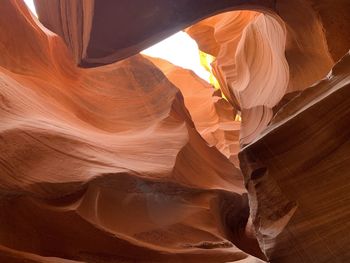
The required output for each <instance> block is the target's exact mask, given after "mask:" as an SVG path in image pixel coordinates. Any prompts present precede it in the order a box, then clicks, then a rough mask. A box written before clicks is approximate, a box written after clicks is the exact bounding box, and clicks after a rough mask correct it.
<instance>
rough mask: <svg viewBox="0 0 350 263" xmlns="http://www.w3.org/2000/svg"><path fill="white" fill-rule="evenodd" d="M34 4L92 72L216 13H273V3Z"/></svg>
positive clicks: (50, 0) (56, 0) (45, 0)
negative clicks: (253, 11) (94, 68)
mask: <svg viewBox="0 0 350 263" xmlns="http://www.w3.org/2000/svg"><path fill="white" fill-rule="evenodd" d="M35 4H36V7H37V12H38V15H39V18H40V20H41V21H42V23H43V24H44V25H45V26H47V27H48V28H49V29H50V30H52V31H54V32H56V33H57V34H59V35H61V36H62V37H63V39H64V40H65V42H66V43H67V45H68V46H69V47H70V48H71V50H72V51H73V54H74V56H75V61H76V63H77V64H79V65H80V66H83V67H93V66H100V65H105V64H109V63H113V62H116V61H119V60H121V59H124V58H127V57H129V56H132V55H135V54H137V53H138V52H140V51H142V50H144V49H146V48H147V47H150V46H152V45H153V44H155V43H157V42H159V41H161V40H162V39H164V38H166V37H168V36H170V35H172V34H174V33H176V32H178V31H180V30H182V29H184V28H186V27H188V26H190V25H192V24H194V23H195V22H198V21H199V20H201V19H204V18H206V17H209V16H212V15H214V14H217V13H219V12H224V11H226V10H229V9H259V8H263V9H264V10H271V9H272V7H273V6H274V1H273V0H244V1H242V0H215V1H213V0H201V1H188V0H177V1H173V0H152V1H151V2H149V1H137V2H134V1H128V0H118V1H115V0H104V1H95V0H76V1H71V0H35ZM106 25H108V27H106ZM126 28H127V30H126Z"/></svg>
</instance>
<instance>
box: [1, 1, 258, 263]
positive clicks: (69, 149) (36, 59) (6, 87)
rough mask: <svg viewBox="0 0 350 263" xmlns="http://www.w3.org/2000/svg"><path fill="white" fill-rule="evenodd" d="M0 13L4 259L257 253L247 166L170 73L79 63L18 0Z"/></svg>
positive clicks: (143, 66) (174, 258) (142, 65)
mask: <svg viewBox="0 0 350 263" xmlns="http://www.w3.org/2000/svg"><path fill="white" fill-rule="evenodd" d="M0 10H1V14H3V15H2V16H1V17H0V25H1V27H0V31H1V32H0V48H1V50H0V56H1V59H0V95H1V96H0V98H1V104H0V105H1V107H0V116H1V125H0V127H1V129H0V134H1V140H0V144H1V149H2V151H1V153H0V160H1V161H0V169H1V177H0V189H1V198H0V203H1V211H2V215H1V217H0V222H1V224H0V233H1V235H0V244H1V248H2V249H1V251H2V252H1V253H0V254H1V256H0V258H3V259H4V260H7V259H8V260H13V262H16V260H17V262H18V261H20V260H27V261H29V262H50V261H54V262H66V261H65V260H66V259H67V260H75V261H83V262H116V261H121V262H135V261H137V262H213V261H215V262H228V261H236V260H243V261H242V262H259V260H258V259H256V258H254V257H253V256H251V255H249V254H252V255H256V256H261V257H263V256H262V254H261V252H260V249H259V247H258V244H257V242H256V239H255V237H254V236H251V234H250V233H248V232H246V230H245V227H246V224H247V220H248V217H249V207H248V201H247V195H246V194H245V189H244V187H243V177H242V176H241V173H240V170H239V169H237V168H236V167H234V165H233V164H232V163H231V162H230V161H228V159H227V158H225V156H223V155H222V154H221V153H220V152H219V151H218V150H216V148H214V147H209V146H208V145H207V144H206V142H205V141H204V140H203V139H202V138H201V136H200V135H199V133H198V132H197V131H196V129H195V126H194V125H193V122H192V120H191V117H190V115H189V114H188V112H187V110H186V108H185V106H184V103H183V97H182V95H181V93H180V92H179V90H178V89H177V88H176V87H175V86H174V85H173V84H171V83H170V82H169V81H168V80H167V78H166V77H165V76H164V74H162V72H160V71H159V70H158V69H157V68H156V67H155V66H154V65H153V64H151V63H150V62H148V61H147V60H146V59H144V58H142V57H141V56H135V57H131V58H129V59H127V60H124V61H121V62H119V63H116V64H111V65H109V66H105V67H100V68H96V69H79V68H77V67H76V66H75V65H74V62H73V60H72V58H71V57H70V55H69V53H68V51H67V50H66V48H65V46H64V45H63V42H62V41H61V39H60V38H59V37H57V36H56V35H54V34H53V33H51V32H49V31H48V30H46V29H45V28H43V27H42V26H41V25H40V24H39V23H38V21H37V20H36V19H35V18H34V17H33V16H32V15H31V14H30V13H29V11H28V10H27V8H26V7H25V6H24V3H23V2H22V1H19V0H11V1H4V2H1V4H0ZM23 43H25V45H23ZM247 231H248V230H247ZM238 247H239V248H238ZM243 251H247V252H248V253H249V254H247V253H246V252H243ZM51 257H54V259H52V258H51Z"/></svg>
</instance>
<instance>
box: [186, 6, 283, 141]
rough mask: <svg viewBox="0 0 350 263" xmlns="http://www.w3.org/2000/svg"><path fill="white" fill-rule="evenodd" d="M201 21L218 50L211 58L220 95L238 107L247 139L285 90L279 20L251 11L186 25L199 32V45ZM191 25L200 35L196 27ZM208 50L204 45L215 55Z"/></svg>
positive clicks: (264, 122) (261, 125)
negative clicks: (214, 56)
mask: <svg viewBox="0 0 350 263" xmlns="http://www.w3.org/2000/svg"><path fill="white" fill-rule="evenodd" d="M203 25H204V27H205V28H208V25H210V27H209V28H213V30H214V33H213V34H212V35H211V36H212V37H214V39H215V42H216V43H217V45H218V46H219V51H218V52H217V54H216V60H215V61H214V62H213V63H212V66H213V71H214V74H215V75H216V77H217V79H218V80H219V82H220V86H221V87H222V90H223V92H224V94H225V96H226V97H227V98H228V99H229V101H230V102H231V103H232V104H233V105H235V107H236V108H238V109H240V111H241V112H242V127H241V143H242V144H247V143H249V142H250V141H251V140H253V139H254V138H255V137H256V136H257V134H259V133H260V132H261V131H262V130H263V129H264V128H266V126H267V125H268V123H269V121H270V120H271V118H272V116H273V114H272V108H273V107H274V106H275V105H277V104H278V102H279V101H280V100H281V98H282V97H283V96H284V94H285V92H286V90H287V85H288V81H289V68H288V64H287V61H286V58H285V55H284V51H285V41H286V31H285V28H284V25H283V23H281V22H280V21H278V20H276V19H275V18H273V17H271V16H269V15H263V14H259V13H257V12H251V11H239V12H228V13H224V14H221V15H217V16H215V17H212V18H209V19H207V20H204V21H202V22H200V23H199V24H197V25H195V26H193V27H192V28H190V29H188V30H187V32H189V34H190V35H192V36H194V37H198V38H199V40H198V41H199V43H200V44H199V47H200V48H201V47H202V46H203V44H201V38H205V37H206V36H205V35H204V34H203V33H204V32H203V28H202V27H203ZM197 27H198V28H199V29H198V31H199V32H203V33H202V34H201V35H198V33H196V31H197ZM209 37H210V36H209ZM205 44H206V42H205V43H204V45H205ZM204 49H208V47H204ZM213 51H214V52H213ZM213 51H211V50H207V52H209V53H211V54H213V55H215V50H213Z"/></svg>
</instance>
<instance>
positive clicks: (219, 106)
mask: <svg viewBox="0 0 350 263" xmlns="http://www.w3.org/2000/svg"><path fill="white" fill-rule="evenodd" d="M146 58H147V59H149V60H150V61H151V62H152V63H153V64H154V65H156V66H157V67H158V68H159V69H160V70H161V71H162V72H163V73H164V74H165V76H166V77H167V78H168V79H169V80H170V81H171V82H172V83H173V84H174V85H175V86H176V87H177V88H179V89H180V91H181V93H182V95H183V96H184V103H185V106H186V108H187V109H188V111H189V113H190V115H191V118H192V120H193V123H194V125H195V127H196V130H197V131H198V132H199V133H200V134H201V136H202V137H203V138H204V139H205V140H206V141H207V143H208V144H209V145H210V146H215V147H216V148H217V149H218V150H219V151H220V152H221V153H222V154H224V155H225V156H226V157H227V158H229V159H230V160H231V161H233V163H234V164H235V166H236V167H239V163H238V157H237V155H238V152H239V148H240V147H239V132H240V122H239V121H235V120H234V116H235V115H236V110H234V108H233V107H232V106H231V105H230V104H229V102H228V101H226V100H225V99H223V98H222V96H221V92H220V91H219V90H215V88H214V87H213V86H211V85H210V84H208V83H207V82H206V81H204V80H202V79H201V78H200V77H198V76H197V75H196V74H195V73H194V72H192V71H191V70H187V69H184V68H181V67H177V66H175V65H173V64H171V63H169V62H167V61H165V60H163V59H159V58H153V57H146Z"/></svg>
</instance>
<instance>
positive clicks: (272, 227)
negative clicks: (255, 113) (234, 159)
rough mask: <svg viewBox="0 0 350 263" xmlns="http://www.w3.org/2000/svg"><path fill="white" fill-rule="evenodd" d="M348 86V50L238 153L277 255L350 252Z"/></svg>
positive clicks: (273, 257)
mask: <svg viewBox="0 0 350 263" xmlns="http://www.w3.org/2000/svg"><path fill="white" fill-rule="evenodd" d="M349 91H350V54H349V53H348V54H347V55H346V56H345V57H344V58H343V59H342V60H341V61H339V62H338V64H336V65H335V67H334V68H333V70H332V71H331V72H330V74H329V75H328V77H327V78H326V79H324V80H322V81H321V82H319V83H318V84H316V85H314V86H313V87H311V88H309V89H307V90H305V91H303V92H301V93H300V94H299V95H298V96H297V97H295V98H294V99H292V100H291V101H290V102H289V103H287V104H286V105H285V106H284V107H282V108H281V109H280V111H279V112H278V113H277V114H276V116H275V117H274V119H273V121H272V124H271V125H270V126H269V128H268V129H267V130H266V131H265V132H264V133H263V134H262V135H261V136H260V137H259V138H257V139H256V140H255V141H254V142H252V143H251V144H250V145H248V146H246V147H245V148H244V149H242V152H241V153H240V154H239V157H240V161H241V162H240V163H241V168H242V171H243V174H244V176H245V182H246V186H247V189H248V193H249V203H250V210H251V216H252V220H253V224H254V226H255V229H256V232H257V235H258V239H259V244H260V246H261V248H262V250H263V251H264V253H265V254H266V256H267V258H268V259H269V260H270V261H271V262H287V263H288V262H296V261H298V262H346V261H347V260H348V259H349V258H350V254H349V251H350V250H349V249H350V239H349V236H348V235H344V233H348V232H349V231H350V225H349V223H348V222H349V217H350V203H349V191H350V184H349V171H350V165H349V161H348V156H349V154H348V153H349V151H350V146H349V141H350V134H349V129H348V128H347V127H348V123H349V121H350V112H349V104H350V100H349V98H350V96H349ZM311 123H312V124H311ZM301 155H302V157H301ZM291 244H293V245H291Z"/></svg>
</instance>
